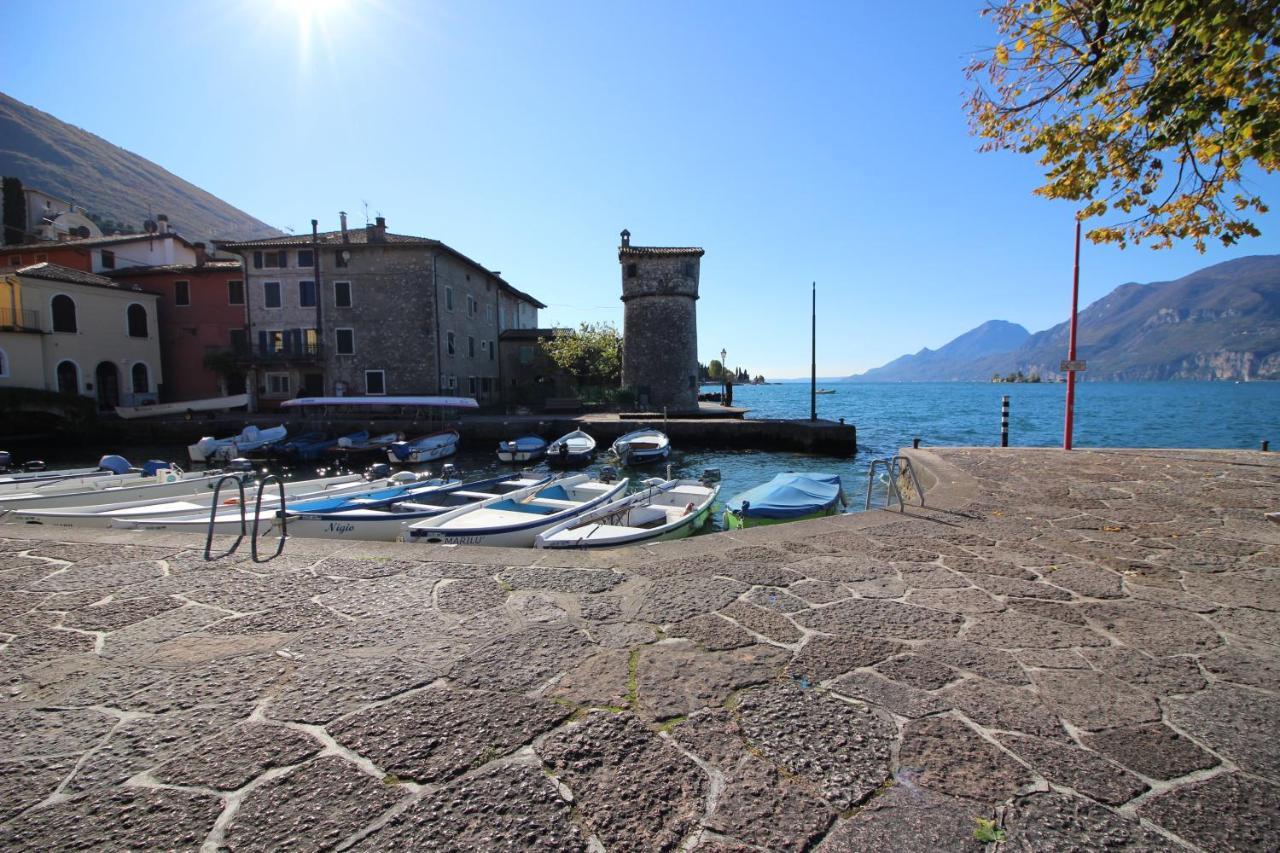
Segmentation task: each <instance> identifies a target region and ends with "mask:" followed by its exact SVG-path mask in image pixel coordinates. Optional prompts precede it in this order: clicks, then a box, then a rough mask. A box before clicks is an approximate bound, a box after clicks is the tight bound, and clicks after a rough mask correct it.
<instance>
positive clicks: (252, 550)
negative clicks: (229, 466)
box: [249, 474, 289, 563]
mask: <svg viewBox="0 0 1280 853" xmlns="http://www.w3.org/2000/svg"><path fill="white" fill-rule="evenodd" d="M273 480H274V481H275V484H276V486H278V487H279V489H280V509H279V510H278V515H279V517H280V539H279V541H278V542H277V543H276V552H275V553H274V554H272V555H271V556H270V557H267V558H266V559H265V560H260V559H258V522H259V521H260V520H261V518H262V494H263V492H265V491H266V490H267V485H268V484H270V483H271V482H272V481H273ZM287 516H288V506H286V504H285V494H284V480H282V479H280V475H279V474H270V475H268V476H266V477H263V478H262V479H261V480H259V481H258V499H257V500H256V501H255V502H254V505H253V537H252V538H251V539H250V540H249V554H250V556H252V557H253V561H254V562H255V563H266V562H268V561H270V560H274V559H275V558H276V557H279V556H280V555H281V554H282V553H284V543H285V540H286V539H288V538H289V528H288V525H289V521H288V517H287Z"/></svg>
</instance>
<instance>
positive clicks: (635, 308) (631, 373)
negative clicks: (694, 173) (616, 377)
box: [619, 248, 700, 412]
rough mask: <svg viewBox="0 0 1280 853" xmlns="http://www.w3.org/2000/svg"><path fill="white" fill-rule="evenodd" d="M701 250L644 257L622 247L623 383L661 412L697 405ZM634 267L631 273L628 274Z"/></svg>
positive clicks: (685, 408)
mask: <svg viewBox="0 0 1280 853" xmlns="http://www.w3.org/2000/svg"><path fill="white" fill-rule="evenodd" d="M699 251H700V250H690V252H689V253H688V254H663V255H649V254H643V253H639V252H631V251H628V250H627V249H626V248H624V249H623V250H622V251H621V252H620V253H619V261H620V263H621V265H622V301H623V302H624V303H625V311H624V319H623V352H622V385H623V387H624V388H629V389H632V390H633V391H635V392H636V395H637V403H638V404H641V405H643V404H644V403H645V402H646V400H647V403H648V407H649V408H651V409H653V410H655V411H656V410H660V409H662V408H663V407H666V408H667V409H668V410H669V411H673V412H677V411H688V410H693V409H697V407H698V309H697V299H698V273H699V266H700V264H699V259H698V256H697V254H694V252H699ZM632 265H634V269H635V275H633V276H632V275H629V273H630V272H631V267H632Z"/></svg>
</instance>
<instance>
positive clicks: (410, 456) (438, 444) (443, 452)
mask: <svg viewBox="0 0 1280 853" xmlns="http://www.w3.org/2000/svg"><path fill="white" fill-rule="evenodd" d="M460 437H461V436H459V435H458V432H457V430H445V431H444V432H433V433H431V434H430V435H424V436H420V437H419V438H415V439H411V440H409V441H397V442H395V443H393V444H392V445H391V446H390V447H388V448H387V461H389V462H390V463H391V464H393V465H421V464H422V463H424V462H434V461H436V460H437V459H444V458H445V457H447V456H452V455H453V454H455V453H457V452H458V439H459V438H460Z"/></svg>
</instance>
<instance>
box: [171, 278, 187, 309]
mask: <svg viewBox="0 0 1280 853" xmlns="http://www.w3.org/2000/svg"><path fill="white" fill-rule="evenodd" d="M173 304H174V305H180V306H181V305H190V304H191V282H189V281H175V282H174V283H173Z"/></svg>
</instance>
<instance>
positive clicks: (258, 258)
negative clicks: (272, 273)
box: [253, 252, 262, 270]
mask: <svg viewBox="0 0 1280 853" xmlns="http://www.w3.org/2000/svg"><path fill="white" fill-rule="evenodd" d="M253 268H254V269H255V270H260V269H262V253H261V252H254V253H253Z"/></svg>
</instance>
